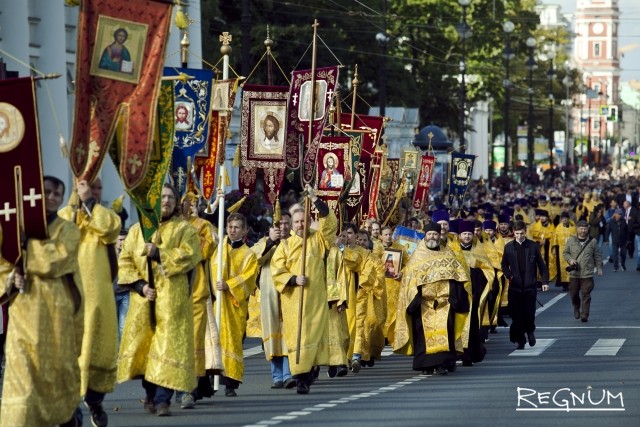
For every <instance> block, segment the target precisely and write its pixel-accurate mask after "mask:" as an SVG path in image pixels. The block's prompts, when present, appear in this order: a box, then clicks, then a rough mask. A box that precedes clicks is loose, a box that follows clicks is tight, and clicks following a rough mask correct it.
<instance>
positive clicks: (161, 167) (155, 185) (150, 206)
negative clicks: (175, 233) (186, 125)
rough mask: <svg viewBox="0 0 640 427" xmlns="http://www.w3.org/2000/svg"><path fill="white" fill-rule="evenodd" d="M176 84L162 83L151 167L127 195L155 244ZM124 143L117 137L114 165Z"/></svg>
mask: <svg viewBox="0 0 640 427" xmlns="http://www.w3.org/2000/svg"><path fill="white" fill-rule="evenodd" d="M173 107H174V105H173V82H171V81H163V82H161V86H160V91H159V94H158V101H157V105H156V108H157V110H158V112H157V115H156V122H155V124H154V126H153V140H152V146H153V149H152V150H151V156H150V157H149V167H148V168H147V175H146V176H145V177H144V180H143V181H142V182H141V183H140V185H138V186H137V187H136V188H133V189H130V190H129V189H127V194H128V195H129V197H131V200H132V201H133V202H134V204H135V205H136V208H137V209H138V214H139V216H140V227H141V229H142V235H143V237H144V240H145V242H149V241H151V237H152V236H153V233H154V232H155V231H156V230H157V229H158V227H160V219H161V217H162V214H161V202H162V186H163V185H164V182H165V177H166V175H167V171H168V170H169V163H170V162H171V151H172V150H173V136H174V133H173V126H174V124H173V123H174V108H173ZM121 147H122V142H121V140H120V138H119V137H116V144H114V145H113V146H112V147H111V150H110V152H109V154H110V156H111V159H112V160H113V163H114V164H118V163H119V161H120V159H119V152H120V149H121Z"/></svg>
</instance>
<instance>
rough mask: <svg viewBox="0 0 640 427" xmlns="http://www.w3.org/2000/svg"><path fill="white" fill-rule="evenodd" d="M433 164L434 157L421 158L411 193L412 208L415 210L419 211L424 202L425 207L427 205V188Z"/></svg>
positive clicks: (429, 184) (434, 161)
mask: <svg viewBox="0 0 640 427" xmlns="http://www.w3.org/2000/svg"><path fill="white" fill-rule="evenodd" d="M435 163H436V158H435V157H434V156H422V161H421V162H420V171H419V172H418V180H417V181H416V185H415V186H414V193H413V208H414V209H415V210H418V211H419V210H421V209H422V207H423V205H424V202H425V200H426V202H427V205H428V204H429V187H430V186H431V175H432V171H433V165H434V164H435Z"/></svg>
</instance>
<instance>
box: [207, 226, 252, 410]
mask: <svg viewBox="0 0 640 427" xmlns="http://www.w3.org/2000/svg"><path fill="white" fill-rule="evenodd" d="M247 232H248V226H247V220H246V218H245V217H244V215H242V214H240V213H232V214H230V215H229V217H228V218H227V236H226V237H225V238H224V241H223V242H222V280H221V281H217V278H218V268H219V266H218V263H217V260H218V248H216V250H215V252H214V254H213V260H214V262H213V263H212V264H211V277H212V278H214V280H215V288H216V291H219V292H218V293H219V294H220V296H219V297H220V298H221V300H220V307H221V309H220V325H219V327H220V344H221V345H222V364H223V365H224V376H223V378H222V379H223V381H224V384H225V396H227V397H235V396H237V393H236V390H237V389H238V387H239V386H240V383H242V377H243V375H244V359H243V349H242V337H243V336H244V333H245V331H246V329H247V314H248V310H249V309H248V303H247V301H248V300H249V295H250V294H251V292H252V291H253V289H254V288H255V287H256V276H257V274H258V260H257V258H256V255H255V253H254V252H253V251H252V250H251V248H249V247H248V246H247V245H246V244H245V243H244V237H245V236H246V234H247ZM217 307H218V305H217V304H216V308H217Z"/></svg>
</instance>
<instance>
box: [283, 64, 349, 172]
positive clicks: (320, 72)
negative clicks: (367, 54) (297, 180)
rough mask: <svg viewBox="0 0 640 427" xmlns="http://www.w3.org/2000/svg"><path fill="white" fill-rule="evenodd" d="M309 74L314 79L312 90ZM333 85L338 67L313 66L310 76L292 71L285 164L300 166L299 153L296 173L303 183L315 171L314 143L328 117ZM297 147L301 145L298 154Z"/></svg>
mask: <svg viewBox="0 0 640 427" xmlns="http://www.w3.org/2000/svg"><path fill="white" fill-rule="evenodd" d="M312 77H313V79H314V81H315V84H314V90H313V91H312V90H311V85H312V84H313V83H312ZM337 84H338V66H333V67H325V68H316V70H315V76H312V72H311V70H301V71H294V72H293V73H292V79H291V87H290V90H289V101H288V108H287V115H288V116H287V117H288V118H287V130H286V132H287V136H286V163H287V167H289V168H290V169H297V168H299V167H300V157H301V155H302V157H303V164H302V170H301V173H300V176H301V177H302V181H303V182H305V183H308V182H311V180H312V177H313V174H314V172H315V166H316V157H317V154H318V144H319V143H320V137H321V136H322V131H323V129H324V126H325V124H326V122H327V118H328V116H329V107H330V105H331V99H332V98H333V96H334V95H335V89H336V85H337ZM312 102H313V105H311V103H312ZM311 111H313V114H311ZM309 126H311V140H310V141H308V139H309ZM301 146H302V147H304V148H303V152H302V153H300V147H301Z"/></svg>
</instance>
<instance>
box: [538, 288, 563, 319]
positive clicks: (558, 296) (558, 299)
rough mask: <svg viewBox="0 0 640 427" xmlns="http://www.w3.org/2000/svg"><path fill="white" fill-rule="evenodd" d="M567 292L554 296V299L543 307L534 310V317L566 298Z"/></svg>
mask: <svg viewBox="0 0 640 427" xmlns="http://www.w3.org/2000/svg"><path fill="white" fill-rule="evenodd" d="M567 294H568V293H567V292H564V293H561V294H558V295H556V296H555V297H553V299H552V300H551V301H549V302H548V303H546V304H545V305H544V307H540V308H538V309H537V310H536V316H537V315H538V314H540V313H542V312H543V311H545V310H546V309H548V308H549V307H551V306H552V305H553V304H555V303H557V302H558V301H560V300H561V299H562V298H564V297H566V296H567Z"/></svg>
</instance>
